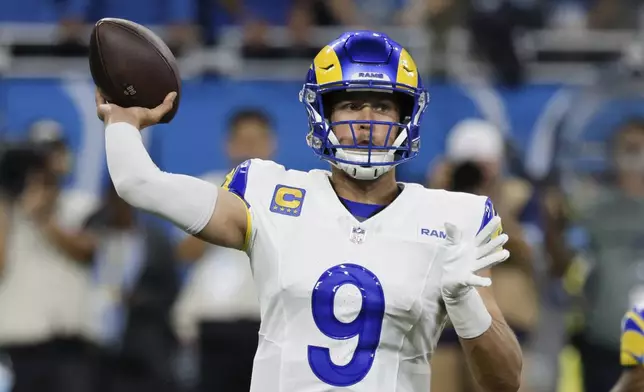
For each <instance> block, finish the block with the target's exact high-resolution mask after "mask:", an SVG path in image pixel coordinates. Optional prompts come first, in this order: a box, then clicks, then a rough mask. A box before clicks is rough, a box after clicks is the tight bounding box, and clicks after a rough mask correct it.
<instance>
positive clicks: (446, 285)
mask: <svg viewBox="0 0 644 392" xmlns="http://www.w3.org/2000/svg"><path fill="white" fill-rule="evenodd" d="M500 228H501V218H500V217H498V216H495V217H494V218H492V219H491V220H490V222H489V223H488V224H487V225H486V226H485V227H484V228H483V229H482V230H481V231H480V232H479V233H478V234H477V235H476V237H474V239H473V240H469V241H464V240H463V233H462V232H461V230H460V229H459V228H458V227H456V226H454V225H453V224H451V223H445V231H446V233H447V252H446V256H447V257H446V259H445V260H444V262H443V277H442V280H441V289H442V290H441V293H442V295H443V298H448V299H456V298H458V297H461V296H463V295H465V294H466V293H467V292H468V291H469V290H472V289H473V288H474V287H488V286H489V285H491V284H492V281H491V280H490V278H484V277H482V276H478V275H476V272H478V271H481V270H484V269H486V268H491V267H493V266H495V265H497V264H499V263H502V262H503V261H505V260H507V259H508V257H510V252H508V251H507V250H505V249H503V248H502V247H503V245H504V244H505V243H506V242H507V241H508V235H507V234H500V235H498V236H497V237H495V238H493V239H491V240H490V238H491V237H492V236H493V235H494V234H495V233H497V232H498V231H499V229H500Z"/></svg>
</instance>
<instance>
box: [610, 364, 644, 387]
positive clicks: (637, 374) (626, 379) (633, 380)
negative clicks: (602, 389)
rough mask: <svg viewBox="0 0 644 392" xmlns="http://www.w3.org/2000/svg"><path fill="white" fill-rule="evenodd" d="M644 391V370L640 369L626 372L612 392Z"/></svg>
mask: <svg viewBox="0 0 644 392" xmlns="http://www.w3.org/2000/svg"><path fill="white" fill-rule="evenodd" d="M640 391H644V368H641V367H638V368H634V369H628V370H625V371H624V373H622V376H621V377H620V378H619V381H618V382H617V385H615V387H613V389H611V392H640Z"/></svg>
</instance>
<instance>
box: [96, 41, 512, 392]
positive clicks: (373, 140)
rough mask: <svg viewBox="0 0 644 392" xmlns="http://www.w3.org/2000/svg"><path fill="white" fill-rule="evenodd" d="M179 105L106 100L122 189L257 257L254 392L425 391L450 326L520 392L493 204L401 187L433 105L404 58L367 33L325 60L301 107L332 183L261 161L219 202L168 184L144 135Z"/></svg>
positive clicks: (114, 169)
mask: <svg viewBox="0 0 644 392" xmlns="http://www.w3.org/2000/svg"><path fill="white" fill-rule="evenodd" d="M175 96H176V94H174V93H171V94H169V95H168V97H167V98H166V100H165V101H164V102H163V104H161V105H160V106H158V107H157V108H154V109H143V108H128V109H124V108H120V107H118V106H115V105H111V104H108V103H106V102H105V100H104V99H103V98H102V97H101V96H100V94H99V93H97V96H96V99H97V112H98V115H99V118H101V119H102V120H103V121H104V122H105V125H106V129H105V142H106V143H105V148H106V151H107V161H108V168H109V172H110V176H111V178H112V181H113V183H114V185H115V187H116V190H117V191H118V193H119V195H120V196H121V197H122V198H123V199H125V200H126V201H127V202H128V203H130V204H131V205H133V206H135V207H137V208H140V209H143V210H146V211H149V212H152V213H155V214H157V215H160V216H162V217H164V218H166V219H168V220H170V221H172V222H173V223H174V224H176V225H177V226H179V227H180V228H182V229H184V230H185V231H186V232H188V233H190V234H193V235H196V236H198V237H199V238H201V239H203V240H205V241H208V242H211V243H213V244H216V245H220V246H226V247H231V248H236V249H241V250H244V251H245V252H247V253H248V255H249V256H250V260H251V266H252V270H253V276H254V279H255V284H256V286H257V291H258V295H259V301H260V307H261V328H260V331H259V346H258V349H257V353H256V356H255V360H254V366H253V376H252V386H251V391H253V392H317V391H320V392H322V391H340V390H341V391H356V392H358V391H359V392H367V391H368V392H374V391H382V392H394V391H395V392H427V391H429V388H430V361H431V357H432V352H433V351H434V348H435V346H436V343H437V341H438V339H439V336H440V334H441V332H442V329H443V326H444V324H445V322H446V320H447V318H449V319H450V320H451V322H452V324H453V325H454V328H455V329H456V331H457V332H458V334H459V336H460V338H461V344H462V347H463V350H464V351H465V354H466V358H467V360H468V362H469V365H470V368H471V370H472V372H473V374H474V377H475V379H476V380H477V382H478V384H479V385H480V387H481V389H482V390H483V391H490V392H492V391H494V392H506V391H507V392H510V391H513V392H514V391H517V389H518V388H519V383H520V381H519V380H520V376H521V364H522V359H521V350H520V348H519V345H518V343H517V341H516V338H515V336H514V334H513V333H512V331H511V329H510V328H509V327H508V326H507V324H506V322H505V320H504V318H503V316H502V314H501V312H500V311H499V308H498V307H497V305H496V302H495V300H494V297H493V295H492V293H491V289H490V288H489V287H488V286H490V284H491V280H490V276H489V269H490V267H492V266H494V265H496V264H498V263H501V262H503V261H504V260H506V259H507V258H508V256H509V253H508V252H507V250H504V249H503V244H504V243H505V242H506V241H507V235H505V234H503V233H502V230H501V219H500V218H499V217H498V216H497V215H496V213H495V212H494V208H493V206H492V203H491V202H490V200H488V199H487V198H485V197H479V196H475V195H470V194H461V193H450V192H447V191H442V190H428V189H425V188H424V187H422V186H420V185H417V184H406V183H399V182H397V181H396V178H395V169H394V168H395V166H396V165H398V164H401V163H403V162H406V161H408V160H410V159H412V158H414V157H415V156H416V155H417V154H418V149H419V147H420V123H421V119H422V116H423V113H424V111H425V109H426V106H427V104H428V102H429V96H428V93H427V91H426V90H425V88H424V87H423V84H422V82H421V78H420V76H419V75H418V71H417V69H416V65H415V63H414V61H413V59H412V58H411V56H410V55H409V53H408V52H407V51H406V50H405V49H404V48H402V47H401V46H400V45H399V44H398V43H396V42H395V41H393V40H392V39H390V38H389V37H388V36H386V35H384V34H380V33H376V32H371V31H356V32H349V33H346V34H343V35H342V36H341V37H339V38H338V39H336V40H335V41H333V42H331V43H330V44H329V45H327V46H326V47H325V48H323V49H322V50H321V51H320V52H319V54H318V55H317V56H316V57H315V59H314V60H313V64H312V65H311V68H310V69H309V71H308V74H307V78H306V83H305V84H304V86H303V88H302V90H301V92H300V96H299V99H300V101H301V102H302V104H303V106H304V108H305V109H306V112H307V114H308V119H309V124H308V134H307V135H306V141H307V144H308V145H309V147H310V148H311V149H312V150H313V152H314V153H315V154H317V155H318V156H319V157H320V158H322V159H324V160H326V161H328V162H329V163H330V165H331V169H330V171H323V170H312V171H310V172H302V171H295V170H287V169H285V168H284V167H283V166H281V165H278V164H276V163H274V162H270V161H262V160H249V161H246V162H244V163H242V164H241V165H239V166H238V167H237V168H236V169H234V170H233V171H232V172H231V173H230V174H229V175H228V177H227V179H226V181H225V183H224V184H223V186H222V187H221V188H218V187H215V186H213V185H211V184H209V183H207V182H203V181H201V180H199V179H196V178H193V177H188V176H184V175H179V174H171V173H166V172H162V171H160V170H159V169H158V168H157V167H156V166H155V164H154V163H153V162H152V160H151V159H150V157H149V155H148V153H147V152H146V150H145V148H144V146H143V144H142V142H141V136H140V130H141V129H143V128H145V127H147V126H150V125H153V124H156V123H157V122H158V121H159V119H160V118H161V117H162V116H163V114H164V113H166V112H167V111H168V110H170V108H171V107H172V105H173V100H174V98H175ZM438 392H440V391H438Z"/></svg>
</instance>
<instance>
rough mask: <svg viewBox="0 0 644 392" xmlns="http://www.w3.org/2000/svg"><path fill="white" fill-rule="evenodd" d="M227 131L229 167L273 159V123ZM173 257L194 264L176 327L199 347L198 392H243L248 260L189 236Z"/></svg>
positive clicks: (255, 321)
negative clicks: (175, 256)
mask: <svg viewBox="0 0 644 392" xmlns="http://www.w3.org/2000/svg"><path fill="white" fill-rule="evenodd" d="M228 129H229V134H228V143H227V155H228V159H229V162H230V167H235V166H237V165H238V164H239V163H242V162H243V161H245V160H247V159H251V158H260V159H270V158H271V157H272V156H273V153H274V151H275V140H274V136H273V129H272V123H271V120H270V119H269V118H268V117H267V116H266V115H265V114H264V113H263V112H261V111H259V110H255V109H246V110H242V111H240V112H237V113H235V114H234V115H233V116H232V118H231V120H230V122H229V128H228ZM205 179H206V180H208V181H211V182H213V183H217V184H222V183H224V174H223V173H211V174H209V175H207V176H206V177H205ZM226 181H230V178H227V179H226ZM177 252H178V255H179V258H180V259H182V260H186V261H189V262H192V263H195V265H194V267H193V269H194V270H193V271H192V273H191V276H190V278H189V280H188V282H187V284H186V286H185V287H184V289H183V292H182V294H181V297H180V300H179V301H178V302H177V306H176V308H175V322H176V325H177V328H178V331H179V335H180V336H181V338H182V340H183V342H184V343H185V344H186V345H198V352H199V355H200V360H199V362H200V365H199V369H200V379H201V381H200V388H199V390H200V391H220V390H221V391H227V392H237V391H239V392H242V391H244V392H246V391H248V390H249V389H250V377H251V372H252V366H253V358H254V357H255V352H256V351H257V344H258V340H257V334H258V331H259V325H260V314H259V304H258V299H257V292H256V290H255V286H254V282H253V278H252V275H251V270H250V260H249V258H248V256H247V255H246V254H245V253H244V252H241V251H238V250H234V249H226V248H221V247H216V246H213V245H209V244H206V243H205V242H203V241H201V240H199V239H197V238H196V237H192V236H189V237H186V238H185V239H184V240H183V241H182V242H181V243H180V244H179V246H178V249H177Z"/></svg>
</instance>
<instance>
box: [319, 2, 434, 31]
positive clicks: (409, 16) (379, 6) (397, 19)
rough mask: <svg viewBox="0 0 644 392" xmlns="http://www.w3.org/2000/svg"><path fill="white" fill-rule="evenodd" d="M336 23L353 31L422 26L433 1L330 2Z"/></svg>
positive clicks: (330, 8)
mask: <svg viewBox="0 0 644 392" xmlns="http://www.w3.org/2000/svg"><path fill="white" fill-rule="evenodd" d="M327 1H328V7H329V10H330V11H331V15H332V16H333V19H334V20H335V21H336V23H338V24H341V25H344V26H347V27H350V28H357V27H362V28H371V29H375V30H378V29H380V28H381V27H382V26H393V25H402V24H404V25H407V26H409V25H416V26H417V25H420V24H421V23H422V22H424V21H425V20H426V19H427V17H428V15H429V11H430V10H431V7H432V3H435V2H436V1H434V0H327Z"/></svg>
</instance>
